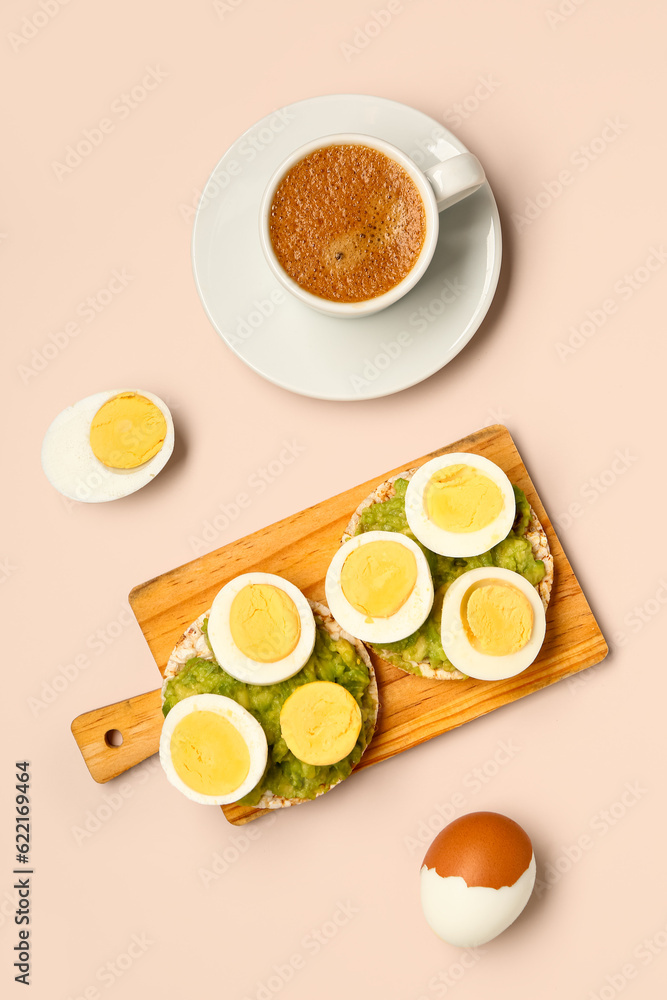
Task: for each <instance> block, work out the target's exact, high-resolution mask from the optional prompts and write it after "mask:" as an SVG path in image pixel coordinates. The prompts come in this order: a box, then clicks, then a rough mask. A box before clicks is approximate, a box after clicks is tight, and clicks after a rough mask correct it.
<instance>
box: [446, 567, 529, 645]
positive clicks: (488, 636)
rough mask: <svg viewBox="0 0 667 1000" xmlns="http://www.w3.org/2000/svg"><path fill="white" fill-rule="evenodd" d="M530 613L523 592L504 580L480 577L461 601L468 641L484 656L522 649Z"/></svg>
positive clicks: (526, 639) (525, 640) (527, 601)
mask: <svg viewBox="0 0 667 1000" xmlns="http://www.w3.org/2000/svg"><path fill="white" fill-rule="evenodd" d="M533 617H534V616H533V609H532V607H531V604H530V601H529V600H528V598H527V597H526V595H525V594H524V593H523V592H522V591H521V590H519V589H518V587H514V586H512V584H511V583H506V582H505V581H504V580H481V581H480V582H479V583H477V584H475V585H474V586H472V587H471V588H470V590H469V591H468V592H467V594H466V595H465V597H464V598H463V601H462V603H461V619H462V621H463V627H464V629H465V631H466V635H467V636H468V641H469V642H470V645H471V646H472V647H473V649H476V650H477V651H478V652H480V653H486V655H487V656H509V655H510V654H511V653H518V651H519V650H520V649H523V647H524V646H525V645H526V643H527V642H528V640H529V639H530V636H531V633H532V631H533Z"/></svg>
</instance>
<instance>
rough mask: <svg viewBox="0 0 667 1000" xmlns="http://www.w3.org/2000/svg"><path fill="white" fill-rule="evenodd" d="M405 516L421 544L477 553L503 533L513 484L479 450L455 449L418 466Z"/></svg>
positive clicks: (510, 514) (445, 551) (456, 553)
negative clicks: (458, 450) (462, 450)
mask: <svg viewBox="0 0 667 1000" xmlns="http://www.w3.org/2000/svg"><path fill="white" fill-rule="evenodd" d="M405 515H406V517H407V521H408V524H409V525H410V530H411V531H412V533H413V534H414V536H415V538H417V539H418V540H419V541H420V542H421V543H422V545H425V546H426V548H427V549H430V550H431V552H437V553H438V554H439V555H442V556H452V557H466V558H467V557H468V556H478V555H481V553H482V552H488V550H489V549H491V548H493V546H494V545H497V543H498V542H501V541H502V540H503V539H504V538H507V536H508V534H509V533H510V531H511V528H512V525H513V523H514V517H515V515H516V501H515V498H514V490H513V489H512V484H511V483H510V481H509V479H508V478H507V476H506V475H505V473H504V472H503V471H502V469H500V468H499V467H498V466H497V465H496V464H495V463H494V462H490V461H489V459H488V458H484V457H483V456H482V455H473V454H472V453H468V452H454V453H453V454H451V455H442V456H440V457H439V458H433V459H431V461H430V462H426V463H425V464H424V465H422V466H420V468H419V469H417V471H416V472H415V474H414V475H413V476H412V478H411V479H410V481H409V483H408V488H407V490H406V492H405Z"/></svg>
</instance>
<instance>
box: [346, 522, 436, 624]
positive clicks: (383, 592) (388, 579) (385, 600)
mask: <svg viewBox="0 0 667 1000" xmlns="http://www.w3.org/2000/svg"><path fill="white" fill-rule="evenodd" d="M416 582H417V560H416V559H415V557H414V554H413V553H412V552H411V551H410V549H408V548H406V547H405V545H401V543H400V542H392V541H386V542H385V541H376V542H368V543H367V544H366V545H360V546H359V547H358V548H356V549H353V550H352V552H350V554H349V556H348V557H347V559H346V560H345V562H344V563H343V568H342V569H341V574H340V585H341V589H342V591H343V594H344V596H345V598H346V600H347V601H348V602H349V603H350V604H351V605H352V607H353V608H354V609H355V610H356V611H358V612H359V614H362V615H366V618H367V621H370V620H372V619H374V618H390V617H391V616H392V615H395V614H396V612H397V611H398V610H399V609H400V608H402V607H403V605H404V604H405V602H406V601H407V599H408V598H409V596H410V594H411V593H412V591H413V590H414V587H415V584H416Z"/></svg>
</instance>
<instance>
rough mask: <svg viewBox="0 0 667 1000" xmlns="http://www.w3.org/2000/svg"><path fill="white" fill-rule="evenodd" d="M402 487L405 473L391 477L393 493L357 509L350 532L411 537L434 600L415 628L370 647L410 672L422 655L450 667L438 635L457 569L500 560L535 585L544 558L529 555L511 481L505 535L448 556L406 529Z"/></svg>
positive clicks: (526, 513)
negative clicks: (469, 552) (512, 506)
mask: <svg viewBox="0 0 667 1000" xmlns="http://www.w3.org/2000/svg"><path fill="white" fill-rule="evenodd" d="M407 487H408V482H407V480H406V479H397V480H396V482H395V483H394V489H395V491H396V492H395V495H394V496H393V497H391V498H390V499H389V500H384V501H382V502H381V503H375V504H372V505H371V506H370V507H367V508H366V509H365V510H364V511H363V512H362V514H361V517H360V519H359V524H358V526H357V530H356V534H357V535H360V534H361V533H362V532H364V531H400V532H402V533H403V534H404V535H407V536H408V537H409V538H412V540H413V541H415V542H417V545H419V546H420V548H421V549H422V550H423V552H424V555H425V556H426V558H427V560H428V564H429V566H430V568H431V575H432V577H433V589H434V591H435V600H434V601H433V608H432V610H431V613H430V615H429V616H428V618H427V619H426V621H425V622H424V624H423V625H421V626H420V627H419V628H418V629H417V631H416V632H413V633H412V635H409V636H408V637H407V638H406V639H400V640H399V641H398V642H389V643H386V644H385V645H383V646H377V645H375V646H373V647H372V648H373V649H374V650H375V652H376V653H377V654H378V655H379V656H381V657H382V659H383V660H387V661H388V662H389V663H393V664H394V665H395V666H397V667H401V668H402V669H403V670H407V671H409V672H411V673H416V674H418V673H420V671H419V670H418V669H417V668H416V667H415V666H414V664H415V663H420V662H421V661H423V660H427V661H428V662H429V663H430V665H431V667H432V668H433V669H434V670H438V669H441V670H454V667H453V666H452V664H451V663H450V662H449V660H448V659H447V657H446V656H445V653H444V651H443V648H442V643H441V641H440V617H441V614H442V600H443V597H444V596H445V593H446V591H447V588H448V587H449V585H450V584H451V583H453V582H454V580H456V578H457V577H459V576H461V574H462V573H465V572H467V570H470V569H477V568H478V567H480V566H501V567H503V568H504V569H511V570H514V571H515V572H516V573H520V574H521V576H523V577H525V578H526V580H528V582H529V583H532V584H533V586H537V584H538V583H539V582H540V580H541V579H542V578H543V576H544V573H545V569H544V563H543V562H542V560H541V559H535V558H534V557H533V553H532V549H531V546H530V542H529V541H528V539H527V538H526V537H525V535H526V530H527V528H528V524H529V522H530V504H529V503H528V501H527V500H526V495H525V493H524V492H523V490H520V489H519V487H518V486H514V487H513V489H514V496H515V499H516V517H515V519H514V524H513V525H512V530H511V531H510V533H509V535H508V536H507V538H504V539H503V540H502V542H498V544H497V545H494V547H493V548H492V549H490V550H489V551H488V552H483V553H482V555H479V556H471V557H469V558H467V559H463V558H457V559H454V558H450V557H449V556H440V555H437V553H435V552H431V550H430V549H427V548H426V546H425V545H422V544H421V542H420V541H418V540H417V539H416V538H415V536H414V535H413V534H412V532H411V531H410V528H409V527H408V522H407V518H406V516H405V491H406V489H407Z"/></svg>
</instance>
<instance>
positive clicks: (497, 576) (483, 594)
mask: <svg viewBox="0 0 667 1000" xmlns="http://www.w3.org/2000/svg"><path fill="white" fill-rule="evenodd" d="M545 632H546V616H545V612H544V605H543V604H542V599H541V598H540V595H539V594H538V592H537V590H536V588H535V587H533V585H532V584H530V583H528V581H527V580H526V578H525V577H523V576H521V574H520V573H515V572H513V571H512V570H510V569H501V568H499V567H496V566H482V567H480V568H479V569H471V570H469V571H468V572H467V573H463V574H462V575H461V576H459V577H457V579H456V580H454V582H453V583H452V584H451V585H450V586H449V588H448V589H447V592H446V593H445V597H444V600H443V602H442V624H441V634H440V638H441V641H442V648H443V649H444V651H445V653H446V655H447V658H448V659H449V661H450V662H451V663H452V664H453V666H455V667H456V668H457V670H460V671H461V672H462V673H464V674H467V675H468V676H469V677H475V678H476V679H477V680H482V681H497V680H502V679H503V678H505V677H514V676H515V675H516V674H519V673H521V671H522V670H525V669H526V667H529V666H530V664H531V663H532V662H533V660H534V659H535V658H536V656H537V654H538V653H539V651H540V649H541V648H542V643H543V642H544V636H545Z"/></svg>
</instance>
